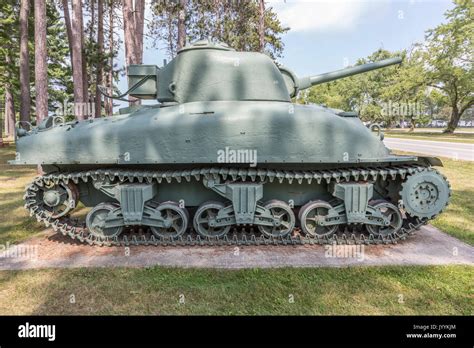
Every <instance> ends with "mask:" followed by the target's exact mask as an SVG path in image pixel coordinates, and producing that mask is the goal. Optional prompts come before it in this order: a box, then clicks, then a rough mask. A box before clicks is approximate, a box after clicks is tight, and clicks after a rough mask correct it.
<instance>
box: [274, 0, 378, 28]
mask: <svg viewBox="0 0 474 348" xmlns="http://www.w3.org/2000/svg"><path fill="white" fill-rule="evenodd" d="M267 3H268V5H267V6H271V7H272V8H273V9H274V11H275V12H276V13H277V15H278V18H279V19H280V20H281V21H282V23H283V24H284V25H286V26H288V27H290V29H291V32H313V31H319V32H321V31H326V30H328V31H329V30H331V31H335V30H336V31H337V30H348V29H351V28H353V27H354V26H355V24H356V23H357V21H358V19H359V18H360V17H361V16H362V15H363V14H364V13H365V12H366V11H367V10H368V8H369V6H370V2H369V1H361V0H315V1H303V0H298V1H286V2H282V1H268V2H267ZM372 4H373V2H372Z"/></svg>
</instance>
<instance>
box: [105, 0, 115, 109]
mask: <svg viewBox="0 0 474 348" xmlns="http://www.w3.org/2000/svg"><path fill="white" fill-rule="evenodd" d="M109 51H110V52H109V54H110V58H109V60H110V61H109V73H108V85H109V95H113V92H114V88H113V87H114V4H113V0H109ZM106 102H107V115H108V116H112V115H113V113H114V104H113V99H112V98H108V99H107V101H106Z"/></svg>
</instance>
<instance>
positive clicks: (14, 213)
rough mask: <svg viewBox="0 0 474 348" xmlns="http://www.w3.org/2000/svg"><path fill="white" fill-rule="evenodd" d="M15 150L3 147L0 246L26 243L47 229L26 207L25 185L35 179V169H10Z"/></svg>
mask: <svg viewBox="0 0 474 348" xmlns="http://www.w3.org/2000/svg"><path fill="white" fill-rule="evenodd" d="M14 158H15V147H14V146H4V147H0V244H5V243H7V242H9V243H15V242H18V241H21V240H24V239H26V238H28V237H30V236H32V235H34V234H36V233H38V232H41V231H43V230H44V229H45V227H44V225H43V224H40V223H38V222H37V221H36V220H35V219H33V218H31V217H30V216H29V214H28V212H27V211H26V210H25V209H24V208H23V204H24V201H23V194H24V192H25V186H26V185H27V184H28V183H29V182H30V181H31V180H32V179H33V178H34V177H35V175H36V167H32V166H11V165H8V164H7V161H8V160H11V159H14Z"/></svg>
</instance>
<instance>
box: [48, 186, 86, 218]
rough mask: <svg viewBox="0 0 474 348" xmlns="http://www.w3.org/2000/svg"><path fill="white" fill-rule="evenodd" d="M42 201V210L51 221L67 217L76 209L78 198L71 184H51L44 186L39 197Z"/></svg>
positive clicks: (75, 189)
mask: <svg viewBox="0 0 474 348" xmlns="http://www.w3.org/2000/svg"><path fill="white" fill-rule="evenodd" d="M39 197H40V199H41V200H42V202H41V203H42V204H43V207H44V210H45V211H46V212H48V213H49V215H50V216H51V217H52V218H53V219H57V218H60V217H62V216H65V215H67V214H68V213H69V212H71V211H72V210H74V208H76V204H77V198H78V197H79V194H78V191H77V187H76V185H74V184H73V183H71V182H70V183H68V184H64V183H61V184H56V185H55V184H52V185H50V186H45V187H43V189H42V193H41V195H40V196H39Z"/></svg>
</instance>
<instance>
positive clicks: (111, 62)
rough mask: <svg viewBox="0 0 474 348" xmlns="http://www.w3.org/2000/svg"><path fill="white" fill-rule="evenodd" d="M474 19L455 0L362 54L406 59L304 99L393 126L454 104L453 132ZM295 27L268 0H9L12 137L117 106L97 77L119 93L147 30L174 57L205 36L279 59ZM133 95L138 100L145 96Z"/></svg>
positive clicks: (5, 6) (6, 36) (2, 15)
mask: <svg viewBox="0 0 474 348" xmlns="http://www.w3.org/2000/svg"><path fill="white" fill-rule="evenodd" d="M146 9H148V10H149V12H150V17H149V18H148V19H145V10H146ZM473 23H474V21H473V4H472V2H471V1H470V0H455V7H454V9H453V10H450V11H448V12H447V13H446V23H444V24H441V25H439V26H438V27H436V28H434V29H433V30H430V31H428V32H427V35H426V40H425V42H424V43H422V44H416V45H414V46H413V47H412V48H411V49H410V50H405V51H402V52H389V51H386V50H383V49H380V50H378V51H376V52H374V53H373V54H372V55H370V56H368V57H367V58H363V59H359V60H358V61H357V62H356V64H364V63H366V62H370V61H376V60H380V59H384V58H388V57H391V56H395V55H402V56H404V57H405V60H404V63H403V65H402V66H401V67H390V68H388V69H382V70H378V71H374V72H371V73H368V74H362V75H357V76H354V77H351V78H347V79H343V80H338V81H334V82H331V83H328V84H324V85H320V86H316V87H313V88H311V89H310V90H307V91H305V92H304V93H302V94H300V95H299V96H298V98H297V101H298V102H301V103H323V104H326V105H328V106H329V107H334V108H340V109H345V110H357V111H359V112H360V113H361V116H362V118H363V119H364V120H366V121H372V122H380V121H383V122H385V123H386V124H387V125H393V124H395V123H396V122H397V121H398V120H400V118H401V117H403V118H405V119H407V118H408V119H409V120H412V121H413V122H412V124H416V123H420V124H421V123H423V121H424V120H423V118H424V117H425V118H426V117H430V116H432V115H440V114H443V113H447V112H449V116H448V119H449V125H448V127H447V131H450V132H452V131H453V130H454V129H455V128H456V126H457V124H458V121H459V119H460V118H461V117H462V116H463V115H465V114H466V111H467V110H469V108H471V107H472V106H473V70H472V47H473V45H472V38H473V37H474V35H473V34H474V33H473ZM145 24H146V25H145ZM288 30H289V28H286V27H284V26H283V25H282V24H281V22H280V21H279V19H278V17H277V15H276V13H275V12H274V11H273V10H272V8H271V7H270V6H268V5H267V6H266V4H265V2H264V0H241V1H236V0H200V1H198V0H167V1H163V0H148V1H139V0H36V1H33V0H3V1H2V2H1V3H0V57H1V61H2V62H4V63H3V64H1V65H0V96H1V99H0V100H1V102H0V105H1V104H3V105H1V106H2V107H3V111H4V112H3V113H4V124H3V127H4V133H5V134H6V135H7V136H10V137H12V136H13V134H14V128H15V123H16V122H17V121H21V122H24V123H25V124H26V122H33V123H36V124H39V123H40V122H41V121H42V120H43V119H44V118H45V117H46V116H47V115H48V113H50V112H53V111H55V110H56V108H57V107H58V104H60V105H63V106H64V103H65V102H66V101H74V104H75V105H80V104H84V103H85V104H87V105H94V106H93V108H87V109H86V110H85V111H84V110H82V112H75V116H76V117H77V118H78V119H84V118H86V117H90V116H92V115H94V116H95V117H100V116H104V115H112V114H113V107H114V104H113V101H112V100H111V99H109V98H104V97H103V96H102V95H101V94H100V93H99V91H98V88H97V86H98V85H104V86H106V87H107V89H108V94H113V92H114V90H116V83H117V81H118V77H119V75H120V74H123V73H124V67H122V66H118V64H117V56H118V52H119V51H120V50H124V51H125V64H126V65H129V64H141V63H142V60H143V50H144V38H145V37H150V38H151V40H150V41H151V42H152V44H153V45H154V46H155V47H158V48H160V49H164V50H165V51H166V53H167V55H168V56H169V58H173V57H174V56H175V55H176V52H177V51H178V50H179V49H180V48H182V47H183V46H184V45H185V44H186V41H187V40H189V41H193V40H196V39H200V38H205V37H211V38H214V39H217V40H221V41H224V42H226V43H228V44H229V45H230V46H232V47H234V48H235V49H237V50H241V51H260V52H265V53H267V54H268V55H270V56H271V57H273V58H277V57H280V56H281V55H282V53H283V49H284V45H283V41H282V35H283V34H285V33H286V32H287V31H288ZM122 33H123V35H121V34H122ZM122 37H123V42H122V40H121V38H122ZM71 98H72V99H71ZM70 99H71V100H70ZM129 102H130V104H131V105H134V104H139V103H140V100H138V99H134V98H130V99H129ZM397 103H400V104H397ZM405 104H410V105H411V104H416V105H423V110H422V112H421V114H420V110H418V109H416V108H415V110H414V111H413V112H411V113H410V112H408V113H406V112H404V114H403V115H400V112H398V111H397V107H396V106H397V105H405ZM1 126H2V125H0V127H1Z"/></svg>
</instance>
